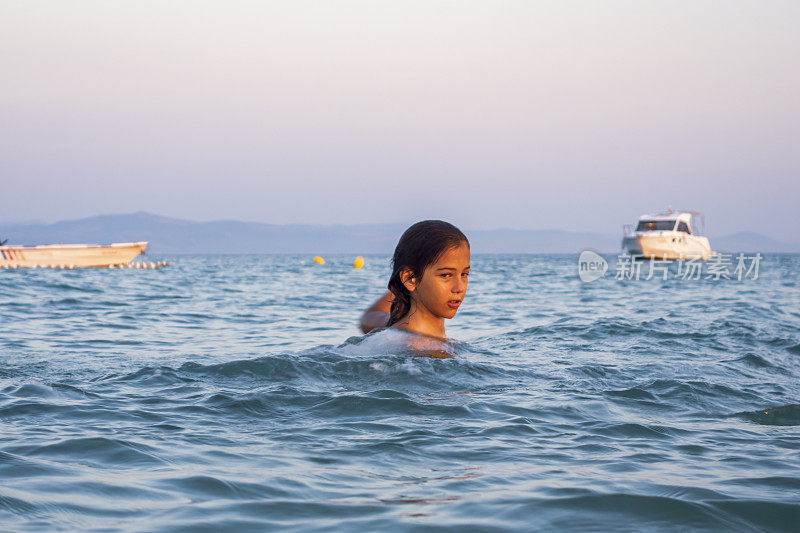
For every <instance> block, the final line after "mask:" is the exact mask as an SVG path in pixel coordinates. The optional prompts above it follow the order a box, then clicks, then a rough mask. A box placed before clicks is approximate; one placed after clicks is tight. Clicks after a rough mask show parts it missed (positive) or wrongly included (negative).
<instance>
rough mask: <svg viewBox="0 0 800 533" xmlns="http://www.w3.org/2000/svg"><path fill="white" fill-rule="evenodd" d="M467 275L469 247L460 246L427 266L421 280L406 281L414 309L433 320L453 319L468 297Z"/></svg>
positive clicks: (464, 244) (449, 250) (463, 244)
mask: <svg viewBox="0 0 800 533" xmlns="http://www.w3.org/2000/svg"><path fill="white" fill-rule="evenodd" d="M468 275H469V246H468V245H467V244H466V243H461V245H459V246H458V247H455V248H450V249H448V250H447V251H445V252H444V253H443V254H442V255H441V257H439V259H438V260H437V261H436V262H435V263H433V264H431V265H428V267H427V268H426V269H425V272H423V274H422V279H421V280H416V279H414V280H408V281H407V282H406V287H407V288H408V290H410V291H411V298H412V300H415V301H416V302H417V306H419V307H422V308H424V309H425V310H427V311H428V312H429V313H430V314H432V315H433V316H435V317H441V318H453V317H454V316H455V315H456V312H457V311H458V306H459V305H461V301H462V300H463V299H464V295H466V293H467V282H468Z"/></svg>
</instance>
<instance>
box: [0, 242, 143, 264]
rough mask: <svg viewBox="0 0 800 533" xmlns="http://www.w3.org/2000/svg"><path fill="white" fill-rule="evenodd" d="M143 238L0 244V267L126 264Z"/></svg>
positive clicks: (138, 249)
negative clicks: (88, 241)
mask: <svg viewBox="0 0 800 533" xmlns="http://www.w3.org/2000/svg"><path fill="white" fill-rule="evenodd" d="M145 248H147V242H118V243H114V244H109V245H105V246H101V245H99V244H46V245H41V246H5V245H3V246H0V268H17V267H34V268H36V267H40V268H43V267H51V268H59V267H60V268H75V267H111V266H122V265H127V264H128V263H130V262H131V261H133V259H134V258H135V257H136V256H137V255H139V254H141V253H144V250H145Z"/></svg>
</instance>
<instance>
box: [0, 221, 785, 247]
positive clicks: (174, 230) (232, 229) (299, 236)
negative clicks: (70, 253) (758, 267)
mask: <svg viewBox="0 0 800 533" xmlns="http://www.w3.org/2000/svg"><path fill="white" fill-rule="evenodd" d="M406 227H407V226H406V225H405V224H355V225H328V226H322V225H311V224H288V225H276V224H262V223H258V222H241V221H236V220H220V221H214V222H193V221H190V220H182V219H177V218H170V217H164V216H159V215H153V214H150V213H144V212H139V213H133V214H129V215H102V216H94V217H89V218H82V219H79V220H68V221H62V222H55V223H52V224H46V223H24V224H8V223H0V237H2V238H3V239H9V244H25V245H35V244H56V243H65V244H76V243H79V244H84V243H85V244H94V243H101V244H104V243H110V242H129V241H149V242H150V248H149V251H150V252H151V253H161V254H184V253H189V254H192V253H194V254H245V253H254V254H258V253H313V254H330V253H362V254H363V253H385V254H389V253H392V251H393V250H394V246H395V245H396V244H397V239H398V238H399V237H400V235H401V234H402V232H403V231H404V230H405V229H406ZM465 233H466V234H467V236H468V237H469V239H470V245H471V247H472V251H473V253H578V252H580V251H581V250H583V249H586V248H589V249H593V250H597V251H600V252H607V253H616V252H618V251H619V250H620V240H621V236H612V235H602V234H598V233H580V232H570V231H564V230H555V229H551V230H513V229H495V230H475V231H471V230H469V229H468V228H465ZM711 244H712V247H713V248H714V249H715V250H723V251H735V252H739V251H741V252H755V251H760V252H765V253H767V252H800V246H798V245H790V244H786V243H781V242H778V241H775V240H773V239H770V238H768V237H765V236H763V235H759V234H756V233H737V234H735V235H730V236H727V237H720V238H712V239H711Z"/></svg>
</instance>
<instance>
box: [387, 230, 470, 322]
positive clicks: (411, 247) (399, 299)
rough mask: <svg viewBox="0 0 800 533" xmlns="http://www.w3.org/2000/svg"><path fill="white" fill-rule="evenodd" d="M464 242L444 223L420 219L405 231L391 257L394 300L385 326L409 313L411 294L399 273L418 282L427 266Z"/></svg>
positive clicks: (460, 236) (391, 283) (463, 238)
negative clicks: (408, 274)
mask: <svg viewBox="0 0 800 533" xmlns="http://www.w3.org/2000/svg"><path fill="white" fill-rule="evenodd" d="M463 243H466V245H467V246H469V241H468V240H467V237H466V236H465V235H464V234H463V233H461V230H459V229H458V228H457V227H455V226H454V225H452V224H450V223H448V222H444V221H443V220H423V221H422V222H417V223H416V224H414V225H413V226H411V227H410V228H408V229H407V230H406V231H405V232H404V233H403V236H402V237H400V240H399V241H398V243H397V247H396V248H395V249H394V256H393V257H392V275H391V277H390V278H389V291H390V292H391V293H392V294H394V301H393V302H392V308H391V311H390V314H389V323H388V324H386V325H387V326H391V325H392V324H394V323H396V322H399V321H400V320H401V319H403V318H404V317H405V316H406V315H407V314H408V312H409V311H410V310H411V292H410V291H409V290H408V289H407V288H406V286H405V285H403V282H402V280H401V279H400V272H401V271H403V270H410V271H411V277H413V278H416V280H417V283H419V281H420V280H421V279H422V273H423V272H424V271H425V268H426V267H427V266H428V265H431V264H433V263H435V262H436V261H437V260H438V259H439V257H441V255H442V254H443V253H445V252H446V251H447V250H449V249H450V248H456V247H458V246H460V245H461V244H463Z"/></svg>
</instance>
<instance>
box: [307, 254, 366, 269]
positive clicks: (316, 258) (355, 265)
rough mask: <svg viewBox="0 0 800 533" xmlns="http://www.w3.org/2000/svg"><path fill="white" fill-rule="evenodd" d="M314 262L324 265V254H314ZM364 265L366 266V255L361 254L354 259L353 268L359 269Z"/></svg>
mask: <svg viewBox="0 0 800 533" xmlns="http://www.w3.org/2000/svg"><path fill="white" fill-rule="evenodd" d="M314 262H315V263H316V264H318V265H324V264H325V259H323V258H322V256H319V255H315V256H314ZM363 267H364V257H363V256H360V255H359V256H358V257H356V258H355V260H354V261H353V268H356V269H358V268H363Z"/></svg>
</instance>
